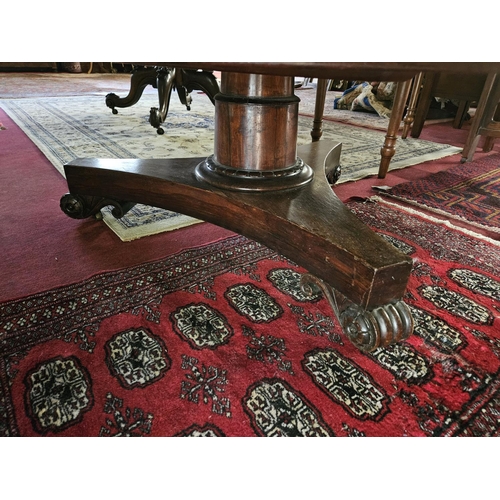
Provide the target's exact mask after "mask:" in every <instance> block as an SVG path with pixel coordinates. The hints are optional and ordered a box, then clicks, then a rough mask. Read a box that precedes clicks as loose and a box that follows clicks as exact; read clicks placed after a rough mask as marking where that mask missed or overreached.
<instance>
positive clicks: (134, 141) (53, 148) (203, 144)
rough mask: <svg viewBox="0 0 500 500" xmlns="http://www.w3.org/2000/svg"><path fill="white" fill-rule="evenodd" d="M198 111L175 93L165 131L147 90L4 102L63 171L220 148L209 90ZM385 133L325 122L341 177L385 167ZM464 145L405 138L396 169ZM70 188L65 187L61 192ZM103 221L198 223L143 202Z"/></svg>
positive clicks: (127, 235)
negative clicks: (152, 115)
mask: <svg viewBox="0 0 500 500" xmlns="http://www.w3.org/2000/svg"><path fill="white" fill-rule="evenodd" d="M192 97H193V103H192V106H191V111H186V109H185V107H184V106H182V104H181V103H180V102H179V100H178V98H177V96H176V95H172V99H171V102H170V110H169V114H168V116H167V120H166V122H165V123H164V124H163V126H162V127H163V128H164V130H165V133H164V134H163V135H158V134H157V133H156V131H155V129H154V128H153V127H152V126H151V125H150V124H149V110H150V108H151V107H158V98H157V96H155V95H154V94H147V95H143V96H142V98H141V100H140V101H139V102H138V103H137V104H136V105H135V106H132V107H130V108H123V109H119V111H118V115H113V114H112V113H111V110H110V109H109V108H107V107H106V105H105V103H104V98H103V97H102V96H101V97H95V96H83V97H82V96H77V97H64V98H44V99H31V98H30V99H28V98H26V99H3V100H0V106H1V107H2V108H3V109H4V110H5V111H6V112H7V114H8V115H9V116H10V117H11V118H12V119H13V120H14V121H15V122H16V124H17V125H18V126H19V127H20V128H21V129H22V130H23V131H24V132H25V133H26V134H27V135H28V137H29V138H30V139H31V140H32V141H33V142H34V143H35V144H36V145H37V146H38V147H39V148H40V150H41V151H42V152H43V153H44V154H45V155H46V156H47V158H48V159H49V160H50V161H51V163H52V164H53V165H54V167H55V168H56V169H57V170H58V171H59V172H60V173H61V174H62V175H63V165H64V164H65V163H67V162H69V161H71V160H73V159H75V158H78V157H80V158H81V157H94V158H185V157H197V156H202V157H204V156H209V155H211V154H212V153H213V135H214V106H213V105H212V103H211V102H210V100H209V99H208V97H207V96H206V95H200V94H196V93H193V94H192ZM311 128H312V119H311V118H309V117H303V116H301V117H299V131H298V143H299V144H306V143H309V142H310V141H311V136H310V130H311ZM384 137H385V134H384V133H382V132H379V131H375V130H367V129H363V128H360V127H352V126H348V125H344V124H340V123H331V122H325V123H324V126H323V138H324V139H325V140H334V141H336V142H342V176H341V179H340V182H346V181H351V180H356V179H361V178H363V177H366V176H368V175H373V174H376V173H377V172H378V166H379V164H380V148H381V146H382V145H383V142H384ZM459 151H460V148H457V147H454V146H449V145H446V144H437V143H434V142H430V141H423V140H419V139H412V138H409V139H406V140H404V141H402V140H401V141H398V144H397V147H396V154H395V156H394V157H393V159H392V161H391V167H390V168H391V169H397V168H404V167H407V166H410V165H415V164H417V163H421V162H423V161H427V160H432V159H436V158H442V157H444V156H448V155H452V154H455V153H457V152H459ZM62 194H64V193H61V196H62ZM102 213H103V217H104V222H105V223H106V224H107V225H108V226H109V227H110V228H111V229H112V230H113V231H114V232H115V233H116V234H117V235H118V236H119V237H120V238H121V239H122V240H123V241H130V240H133V239H136V238H140V237H143V236H147V235H150V234H156V233H160V232H163V231H165V230H170V229H173V228H178V227H183V226H185V225H189V224H193V223H195V222H199V221H197V220H196V219H193V218H191V217H186V216H184V215H182V216H181V215H180V214H175V213H173V212H171V211H168V210H162V209H158V208H155V207H148V206H145V205H140V204H139V205H136V206H135V207H134V208H133V209H132V210H131V211H130V212H129V213H127V214H126V215H125V217H122V218H121V219H118V220H117V219H115V218H114V217H113V216H112V215H111V209H110V208H109V207H108V208H105V209H103V211H102Z"/></svg>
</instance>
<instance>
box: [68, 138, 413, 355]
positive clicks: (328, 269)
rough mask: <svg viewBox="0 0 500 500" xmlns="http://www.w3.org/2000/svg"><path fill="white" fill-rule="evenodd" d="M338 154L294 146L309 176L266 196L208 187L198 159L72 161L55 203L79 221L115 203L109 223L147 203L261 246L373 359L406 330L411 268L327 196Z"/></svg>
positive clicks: (319, 145) (324, 146)
mask: <svg viewBox="0 0 500 500" xmlns="http://www.w3.org/2000/svg"><path fill="white" fill-rule="evenodd" d="M340 150H341V145H340V144H337V145H333V144H328V143H326V142H325V141H319V142H315V143H311V144H308V145H305V146H301V147H300V148H298V155H299V157H300V158H301V159H302V161H303V162H304V163H305V164H307V166H308V168H311V169H312V171H313V173H314V175H313V178H312V180H311V181H310V182H308V183H306V185H303V186H300V187H296V188H291V189H281V190H277V191H272V192H270V193H269V192H267V191H266V192H255V191H254V192H248V193H247V192H242V191H234V192H233V191H231V190H227V189H220V188H218V187H216V186H214V185H213V184H210V183H208V182H205V181H204V180H203V179H200V178H199V176H197V174H196V172H197V169H199V167H200V166H201V165H203V164H204V162H205V161H206V159H205V158H187V159H168V160H116V159H106V160H98V159H77V160H74V161H72V162H71V163H69V164H67V165H65V172H66V177H67V180H68V186H69V189H70V193H69V194H66V195H64V196H63V197H62V199H61V208H62V210H63V211H64V212H65V213H66V214H67V215H68V216H70V217H72V218H77V219H80V218H85V217H89V216H91V215H96V214H98V213H99V211H100V209H101V208H102V207H103V206H105V205H112V206H113V207H114V210H113V215H114V216H115V217H121V216H123V215H124V214H125V213H126V211H127V210H129V209H130V208H131V207H132V206H133V204H134V203H144V204H147V205H152V206H157V207H160V208H165V209H169V210H172V211H176V212H180V213H184V214H186V215H191V216H192V217H196V218H199V219H202V220H206V221H208V222H212V223H215V224H217V225H219V226H222V227H226V228H228V229H230V230H233V231H235V232H237V233H239V234H242V235H245V236H247V237H249V238H252V239H254V240H256V241H260V242H261V243H263V244H265V245H266V246H268V247H270V248H273V249H274V250H276V251H278V252H279V253H281V254H282V255H285V256H286V257H288V258H290V259H291V260H293V261H294V262H296V263H297V264H299V265H301V266H303V267H304V268H306V269H307V270H308V271H309V272H310V274H306V275H304V276H303V278H302V283H301V287H302V290H303V292H304V293H306V294H307V293H313V292H316V291H317V290H318V289H319V290H321V291H322V292H323V293H324V294H325V296H326V297H327V299H328V300H329V302H330V304H331V306H332V309H333V311H334V313H335V315H336V316H337V318H338V320H339V322H340V325H341V327H342V329H343V331H344V332H345V334H346V335H347V336H348V337H349V339H350V340H351V341H352V342H353V343H354V344H355V345H356V346H357V347H358V348H359V349H361V350H363V351H371V350H373V349H376V348H378V347H385V346H387V345H389V344H391V343H393V342H398V341H400V340H403V339H406V338H408V336H409V335H410V334H411V333H412V331H413V322H412V318H411V314H410V312H409V309H408V307H407V306H406V305H405V304H404V302H403V301H402V300H401V298H397V297H402V295H403V293H404V289H405V287H406V279H403V280H401V276H403V277H405V276H408V275H409V272H410V269H411V260H410V259H408V258H407V257H406V256H403V255H402V254H400V253H399V252H398V251H397V250H396V249H395V248H394V247H393V246H392V245H390V244H389V243H387V242H386V241H385V240H384V239H383V238H381V237H379V236H378V235H376V234H375V233H373V232H372V231H371V230H369V229H368V228H367V227H366V226H365V225H364V224H362V223H361V222H360V221H359V220H358V219H357V218H356V217H355V216H354V214H352V212H351V211H350V210H348V209H347V208H346V207H345V206H344V205H343V204H342V203H341V202H340V200H339V199H338V198H337V197H336V195H335V194H334V193H333V191H332V189H331V187H330V185H329V183H328V181H327V176H331V175H332V172H335V171H337V173H338V168H339V160H340ZM110 186H112V187H110ZM111 191H113V193H111ZM123 200H131V201H123ZM249 221H250V222H249ZM367 249H368V252H367V251H366V250H367ZM367 255H368V257H367ZM370 255H371V256H372V257H370ZM394 276H398V277H399V278H398V280H395V279H394ZM395 282H396V284H395ZM395 297H396V298H395Z"/></svg>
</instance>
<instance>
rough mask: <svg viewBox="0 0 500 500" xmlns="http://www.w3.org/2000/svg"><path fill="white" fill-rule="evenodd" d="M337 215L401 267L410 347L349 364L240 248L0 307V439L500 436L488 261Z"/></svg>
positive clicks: (418, 233)
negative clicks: (380, 240) (410, 320)
mask: <svg viewBox="0 0 500 500" xmlns="http://www.w3.org/2000/svg"><path fill="white" fill-rule="evenodd" d="M349 206H350V208H351V209H352V210H353V211H354V212H355V213H356V214H357V215H358V216H359V217H360V218H361V219H362V220H363V221H364V222H366V223H367V224H369V225H370V226H372V227H373V228H374V229H375V230H376V231H377V232H379V233H380V234H381V235H383V237H385V238H387V239H388V240H389V241H390V242H391V243H393V244H394V245H396V246H397V247H398V248H399V249H401V250H402V251H403V252H405V253H407V254H408V255H411V256H412V258H413V259H414V269H413V272H412V275H411V279H410V283H409V287H408V291H407V294H406V297H405V300H406V302H407V303H408V304H409V306H410V308H411V310H412V313H413V317H414V320H415V333H414V335H413V336H412V337H411V338H410V339H408V341H406V342H404V343H400V344H398V345H394V346H392V347H390V348H385V349H378V350H376V351H375V352H373V353H371V354H364V353H362V352H360V351H359V350H357V349H356V348H355V347H354V346H353V345H352V344H351V343H350V342H349V341H348V340H347V339H346V337H345V336H344V335H343V333H342V332H341V330H340V329H339V327H338V325H337V322H336V320H335V318H334V317H333V314H332V311H331V309H330V307H329V305H328V304H327V303H326V300H325V299H324V298H323V297H320V296H317V297H312V298H307V297H305V296H304V295H303V294H302V293H301V291H300V289H299V287H298V279H299V276H300V274H301V273H302V272H304V270H303V269H301V268H299V267H297V266H296V265H294V264H293V263H292V262H290V261H288V260H286V259H284V258H283V257H281V256H279V255H277V254H276V253H274V252H273V251H271V250H269V249H268V248H266V247H263V246H262V245H259V244H257V243H255V242H253V241H250V240H248V239H246V238H244V237H242V236H237V235H235V236H232V237H229V238H227V239H224V240H222V241H219V242H216V243H212V244H210V245H207V246H201V247H197V248H191V249H189V250H185V251H182V252H180V253H178V254H176V255H173V256H170V257H168V258H166V259H164V260H160V261H156V262H150V263H145V264H142V265H139V266H136V267H133V268H129V269H124V270H121V271H114V272H107V273H102V274H98V275H96V276H93V277H92V278H90V279H87V280H85V281H82V282H80V283H75V284H73V285H70V286H63V287H61V288H57V289H53V290H49V291H46V292H43V293H39V294H37V295H34V296H31V297H26V298H24V299H20V300H15V301H11V302H4V303H2V304H0V319H1V324H0V434H1V435H2V436H325V437H326V436H497V435H499V433H500V432H499V429H500V423H499V418H498V415H499V411H500V334H499V332H500V281H499V280H498V277H497V272H498V269H500V247H499V246H498V245H495V244H494V243H491V242H489V241H487V240H481V239H473V238H471V237H470V236H469V235H467V234H466V233H462V232H459V231H454V230H450V228H449V227H445V226H443V225H439V224H436V223H434V222H432V221H430V220H427V219H424V218H421V217H417V216H414V215H410V214H408V213H404V212H401V211H398V210H394V209H390V208H388V207H387V206H384V205H383V204H374V203H364V204H363V203H359V202H356V203H354V202H352V203H350V204H349Z"/></svg>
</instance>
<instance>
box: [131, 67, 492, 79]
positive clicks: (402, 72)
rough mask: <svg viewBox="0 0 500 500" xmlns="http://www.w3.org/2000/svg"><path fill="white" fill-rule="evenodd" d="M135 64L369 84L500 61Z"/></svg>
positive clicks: (479, 70)
mask: <svg viewBox="0 0 500 500" xmlns="http://www.w3.org/2000/svg"><path fill="white" fill-rule="evenodd" d="M129 64H130V63H129ZM133 64H139V65H142V66H152V65H156V66H167V67H168V66H171V67H172V66H175V67H179V68H194V69H200V68H203V69H205V70H208V71H214V70H218V71H224V72H235V73H255V74H263V75H280V76H303V77H308V78H325V79H338V80H345V79H349V80H362V81H367V82H369V81H385V82H390V81H393V82H395V81H404V80H411V79H412V78H413V77H414V76H415V75H416V74H418V73H420V72H433V73H438V72H441V73H443V74H444V73H451V74H459V75H470V74H487V73H490V72H492V71H499V70H500V63H499V62H479V63H478V62H474V63H470V62H201V63H200V62H161V63H159V62H157V63H151V62H149V63H146V62H141V63H133Z"/></svg>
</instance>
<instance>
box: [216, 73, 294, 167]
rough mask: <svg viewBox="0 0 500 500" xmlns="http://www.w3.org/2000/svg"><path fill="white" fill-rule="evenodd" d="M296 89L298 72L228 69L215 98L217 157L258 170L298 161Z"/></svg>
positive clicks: (233, 165)
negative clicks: (272, 73) (288, 74)
mask: <svg viewBox="0 0 500 500" xmlns="http://www.w3.org/2000/svg"><path fill="white" fill-rule="evenodd" d="M293 90H294V87H293V77H285V78H283V77H276V76H268V75H251V74H234V73H229V74H228V73H223V74H222V75H221V92H220V93H219V94H218V95H217V96H216V98H215V137H214V160H215V161H216V162H217V163H219V164H221V165H224V166H226V167H231V168H235V169H245V170H253V171H255V170H257V171H262V170H281V169H285V168H288V167H291V166H292V165H295V163H296V160H297V151H296V146H297V120H298V113H299V99H298V98H297V97H296V96H295V95H294V92H293ZM263 138H264V140H265V141H266V142H268V143H269V144H273V147H272V148H268V147H265V144H264V142H263Z"/></svg>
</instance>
